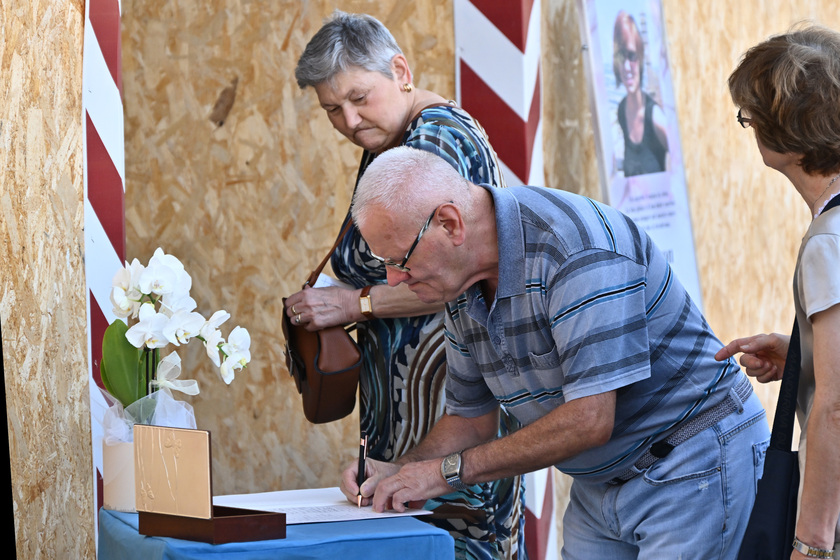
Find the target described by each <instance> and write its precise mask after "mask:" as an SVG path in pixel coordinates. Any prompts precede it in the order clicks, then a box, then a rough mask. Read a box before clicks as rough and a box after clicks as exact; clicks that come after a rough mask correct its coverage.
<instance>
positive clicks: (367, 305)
mask: <svg viewBox="0 0 840 560" xmlns="http://www.w3.org/2000/svg"><path fill="white" fill-rule="evenodd" d="M359 308H360V309H361V310H362V315H364V316H365V318H366V319H373V304H372V303H371V301H370V286H365V287H364V288H362V293H361V294H359Z"/></svg>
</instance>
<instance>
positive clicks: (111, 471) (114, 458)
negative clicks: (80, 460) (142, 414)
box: [102, 442, 137, 513]
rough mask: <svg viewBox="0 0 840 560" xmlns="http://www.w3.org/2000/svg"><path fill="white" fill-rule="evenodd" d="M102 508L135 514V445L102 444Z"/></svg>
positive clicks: (123, 443)
mask: <svg viewBox="0 0 840 560" xmlns="http://www.w3.org/2000/svg"><path fill="white" fill-rule="evenodd" d="M102 480H103V488H102V494H103V497H102V506H103V507H104V508H105V509H112V510H116V511H125V512H130V513H134V512H136V511H137V509H136V507H135V501H134V499H135V498H134V494H135V490H134V443H133V442H128V443H126V442H122V443H117V444H116V445H108V444H106V443H104V442H103V443H102Z"/></svg>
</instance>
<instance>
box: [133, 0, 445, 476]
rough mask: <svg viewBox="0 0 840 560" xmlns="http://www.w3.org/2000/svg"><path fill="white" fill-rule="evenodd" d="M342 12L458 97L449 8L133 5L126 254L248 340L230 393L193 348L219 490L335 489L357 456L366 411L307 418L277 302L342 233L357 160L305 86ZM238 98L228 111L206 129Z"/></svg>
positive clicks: (225, 0) (430, 84)
mask: <svg viewBox="0 0 840 560" xmlns="http://www.w3.org/2000/svg"><path fill="white" fill-rule="evenodd" d="M335 6H338V7H340V8H341V9H344V10H346V11H350V12H366V13H370V14H372V15H374V16H375V17H377V18H379V19H380V20H381V21H383V22H384V23H385V25H386V26H388V28H389V29H391V31H392V32H393V33H394V35H395V37H396V38H397V41H398V42H399V43H400V46H401V47H402V48H403V50H404V51H405V53H406V56H407V58H408V60H409V63H410V64H411V67H412V70H413V72H414V76H415V83H416V84H418V85H419V87H423V88H428V89H431V90H434V91H437V92H439V93H440V94H442V95H444V96H447V97H452V96H453V95H454V69H453V58H454V55H453V50H454V39H453V23H452V6H451V3H450V2H449V1H448V0H440V1H433V2H422V3H414V2H403V1H400V0H387V1H376V2H373V1H355V2H352V1H351V2H338V3H336V2H327V1H311V2H300V1H298V0H284V1H276V0H271V1H269V0H260V1H248V2H243V1H239V0H220V1H218V2H213V3H210V4H208V3H207V2H201V1H198V0H176V1H167V2H163V1H150V0H146V1H142V0H141V1H134V2H126V3H124V4H123V10H124V13H123V43H122V44H123V83H124V86H125V107H126V109H125V116H126V220H127V253H128V257H129V258H134V257H137V258H139V259H140V260H141V261H143V262H146V261H147V260H148V258H149V257H150V255H151V254H152V252H153V251H154V249H155V248H156V247H158V246H161V247H163V248H164V249H165V250H166V251H167V252H169V253H172V254H174V255H176V256H177V257H179V258H180V259H181V260H182V261H183V262H184V265H185V266H186V269H187V271H188V272H189V273H190V274H191V275H192V278H193V297H194V298H195V299H196V301H197V302H198V304H199V311H201V312H203V313H205V314H207V315H209V314H210V313H212V312H213V311H214V310H216V309H220V308H224V309H225V310H227V311H228V312H230V314H231V316H232V317H231V320H230V321H229V323H231V324H239V325H242V326H244V327H246V328H248V329H249V331H250V333H251V337H252V348H251V353H252V362H251V364H250V365H249V367H248V368H247V369H246V370H244V371H241V372H239V373H238V374H237V378H236V380H235V381H234V382H233V383H232V384H231V385H230V386H225V385H224V384H223V383H222V382H221V381H220V380H219V379H218V376H217V375H216V373H215V372H214V371H213V368H212V366H210V365H209V361H208V360H207V359H206V358H205V357H204V356H203V352H202V351H201V349H200V348H198V345H194V347H192V348H188V349H187V351H186V352H183V351H182V359H183V360H184V364H185V370H186V375H189V376H191V377H194V378H196V379H198V380H199V383H200V385H201V394H200V395H198V396H197V397H195V398H192V399H190V400H191V402H192V404H193V405H194V406H195V409H196V417H197V421H198V425H199V427H201V428H205V429H209V430H211V432H212V438H213V458H214V464H213V468H214V491H215V492H216V493H231V492H253V491H265V490H277V489H290V488H301V487H317V486H334V485H337V484H338V483H339V475H340V472H341V470H342V468H343V467H344V466H345V465H346V464H347V463H348V462H349V461H350V460H351V459H352V457H353V456H354V454H355V453H356V452H357V449H358V447H357V446H354V444H353V443H354V440H355V439H356V438H357V437H358V416H357V414H356V413H355V412H354V414H353V415H352V417H350V418H348V419H346V420H344V421H340V422H336V423H333V424H330V425H320V426H314V425H311V424H309V423H308V422H307V421H306V420H305V418H304V416H303V414H302V409H301V405H300V399H299V396H298V395H297V392H296V390H295V388H294V384H293V382H292V380H291V378H290V377H289V375H288V372H287V370H286V367H285V364H284V356H283V346H282V344H283V337H282V334H281V332H280V321H279V316H280V314H281V313H282V310H283V306H282V302H281V298H282V297H283V296H286V295H288V294H290V293H292V292H294V291H296V290H297V289H299V287H300V285H301V283H302V282H303V280H304V279H305V278H306V276H307V275H308V273H309V271H310V270H311V269H312V268H313V267H314V266H315V265H316V264H317V263H318V262H319V261H320V259H321V258H322V257H323V255H324V254H325V253H326V251H327V250H328V249H329V247H330V246H331V245H332V242H333V240H334V238H335V235H336V234H337V233H338V226H339V225H340V222H341V219H342V218H343V216H344V213H345V212H346V209H347V207H348V206H349V203H350V197H351V193H352V188H353V180H354V177H355V173H356V169H357V168H358V158H359V156H360V154H361V151H360V149H359V148H356V147H355V146H353V145H352V144H351V143H350V142H349V141H348V140H346V139H345V138H344V137H342V136H341V135H340V134H339V133H338V132H336V131H334V130H333V129H332V127H331V125H330V124H329V121H328V120H327V118H326V115H325V114H324V113H323V110H322V109H321V108H320V106H319V105H318V103H317V98H316V96H315V94H314V92H313V91H312V90H311V89H310V90H307V91H301V90H300V89H299V88H298V87H297V84H296V83H295V81H294V68H295V65H296V63H297V59H298V57H299V56H300V54H301V52H302V51H303V48H304V46H305V45H306V43H307V42H308V40H309V39H310V38H311V36H312V35H313V34H314V33H315V31H317V30H318V29H319V28H320V26H321V24H322V21H323V19H324V18H325V17H326V16H328V15H329V14H330V13H331V12H332V10H333V8H334V7H335ZM234 83H235V84H234ZM233 85H235V98H234V100H233V104H232V105H231V106H230V107H231V108H230V112H229V114H228V115H227V117H226V118H225V119H224V122H223V124H221V125H218V124H216V123H214V122H211V118H210V117H211V111H212V109H213V107H214V105H215V104H216V101H217V98H218V97H219V96H220V95H221V94H222V92H223V90H224V89H225V88H226V87H231V86H233ZM225 95H226V96H229V94H225ZM228 98H229V97H228ZM214 118H215V117H214ZM225 327H228V328H229V326H228V325H224V326H223V330H225V331H226V329H225Z"/></svg>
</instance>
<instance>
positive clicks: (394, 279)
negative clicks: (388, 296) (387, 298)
mask: <svg viewBox="0 0 840 560" xmlns="http://www.w3.org/2000/svg"><path fill="white" fill-rule="evenodd" d="M385 269H386V270H385V274H386V277H387V279H388V285H389V286H392V287H393V286H397V285H399V284H401V283H402V282H405V281H406V280H407V279H408V278H409V276H410V274H409V273H408V272H403V271H401V270H397V269H396V268H394V267H393V266H387V267H385Z"/></svg>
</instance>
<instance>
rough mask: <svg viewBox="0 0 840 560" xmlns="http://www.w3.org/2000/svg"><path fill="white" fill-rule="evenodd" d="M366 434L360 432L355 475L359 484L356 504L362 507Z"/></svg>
mask: <svg viewBox="0 0 840 560" xmlns="http://www.w3.org/2000/svg"><path fill="white" fill-rule="evenodd" d="M367 444H368V438H367V434H366V433H364V432H362V437H361V440H360V441H359V472H358V473H357V475H356V484H358V486H359V495H358V496H357V497H356V504H357V506H358V507H362V484H364V482H365V460H366V459H367Z"/></svg>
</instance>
